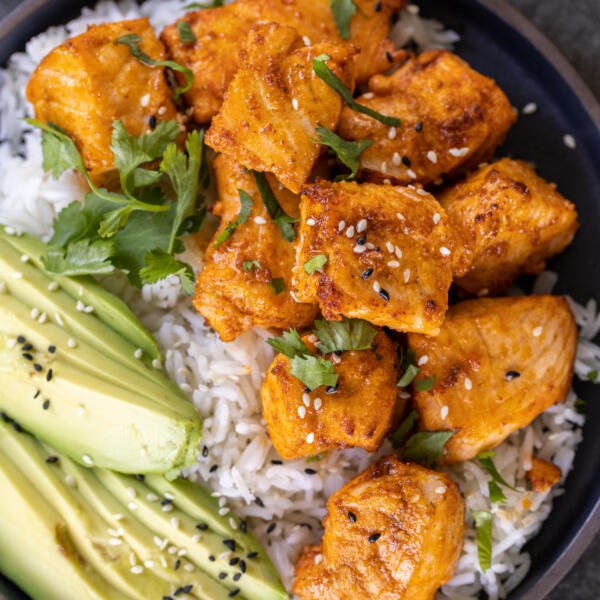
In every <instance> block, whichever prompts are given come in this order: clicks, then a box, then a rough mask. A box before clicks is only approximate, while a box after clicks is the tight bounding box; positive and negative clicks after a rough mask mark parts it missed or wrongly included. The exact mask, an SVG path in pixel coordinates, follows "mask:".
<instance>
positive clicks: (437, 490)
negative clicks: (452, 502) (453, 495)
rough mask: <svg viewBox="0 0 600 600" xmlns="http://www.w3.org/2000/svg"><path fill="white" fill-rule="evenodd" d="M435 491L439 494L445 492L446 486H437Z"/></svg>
mask: <svg viewBox="0 0 600 600" xmlns="http://www.w3.org/2000/svg"><path fill="white" fill-rule="evenodd" d="M435 491H436V493H438V494H443V493H444V492H445V491H446V486H445V485H440V486H439V487H436V488H435Z"/></svg>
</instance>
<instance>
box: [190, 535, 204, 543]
mask: <svg viewBox="0 0 600 600" xmlns="http://www.w3.org/2000/svg"><path fill="white" fill-rule="evenodd" d="M201 538H202V536H201V535H200V534H199V533H195V534H194V535H193V536H192V542H194V544H197V543H198V542H199V541H200V539H201Z"/></svg>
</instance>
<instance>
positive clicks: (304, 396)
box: [302, 393, 310, 408]
mask: <svg viewBox="0 0 600 600" xmlns="http://www.w3.org/2000/svg"><path fill="white" fill-rule="evenodd" d="M302 402H304V406H306V408H308V407H309V406H310V396H309V395H308V394H306V393H304V394H302Z"/></svg>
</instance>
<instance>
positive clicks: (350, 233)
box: [346, 225, 354, 238]
mask: <svg viewBox="0 0 600 600" xmlns="http://www.w3.org/2000/svg"><path fill="white" fill-rule="evenodd" d="M346 237H347V238H351V237H354V225H350V227H348V229H346Z"/></svg>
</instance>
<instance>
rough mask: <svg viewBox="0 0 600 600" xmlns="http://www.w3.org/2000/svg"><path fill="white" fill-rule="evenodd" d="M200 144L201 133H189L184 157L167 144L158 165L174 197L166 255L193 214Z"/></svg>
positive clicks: (201, 144) (175, 148)
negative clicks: (183, 225)
mask: <svg viewBox="0 0 600 600" xmlns="http://www.w3.org/2000/svg"><path fill="white" fill-rule="evenodd" d="M203 143H204V131H202V132H198V131H193V132H192V133H190V135H188V137H187V139H186V141H185V149H186V153H187V156H186V153H183V152H181V151H180V150H179V149H178V148H177V145H176V144H169V145H168V146H167V148H166V149H165V151H164V156H163V159H162V162H161V163H160V170H161V172H162V173H165V174H166V175H167V177H168V178H169V180H170V181H171V185H172V186H173V189H174V190H175V193H176V195H177V203H176V204H175V215H174V219H173V226H172V228H171V236H170V238H169V246H168V249H167V252H172V251H173V247H174V245H175V237H176V236H177V235H178V233H179V230H180V228H181V226H182V224H183V222H184V221H185V220H186V219H188V218H190V217H191V216H192V215H193V213H194V208H195V206H196V199H197V198H198V187H199V179H200V169H201V167H202V150H203Z"/></svg>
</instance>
